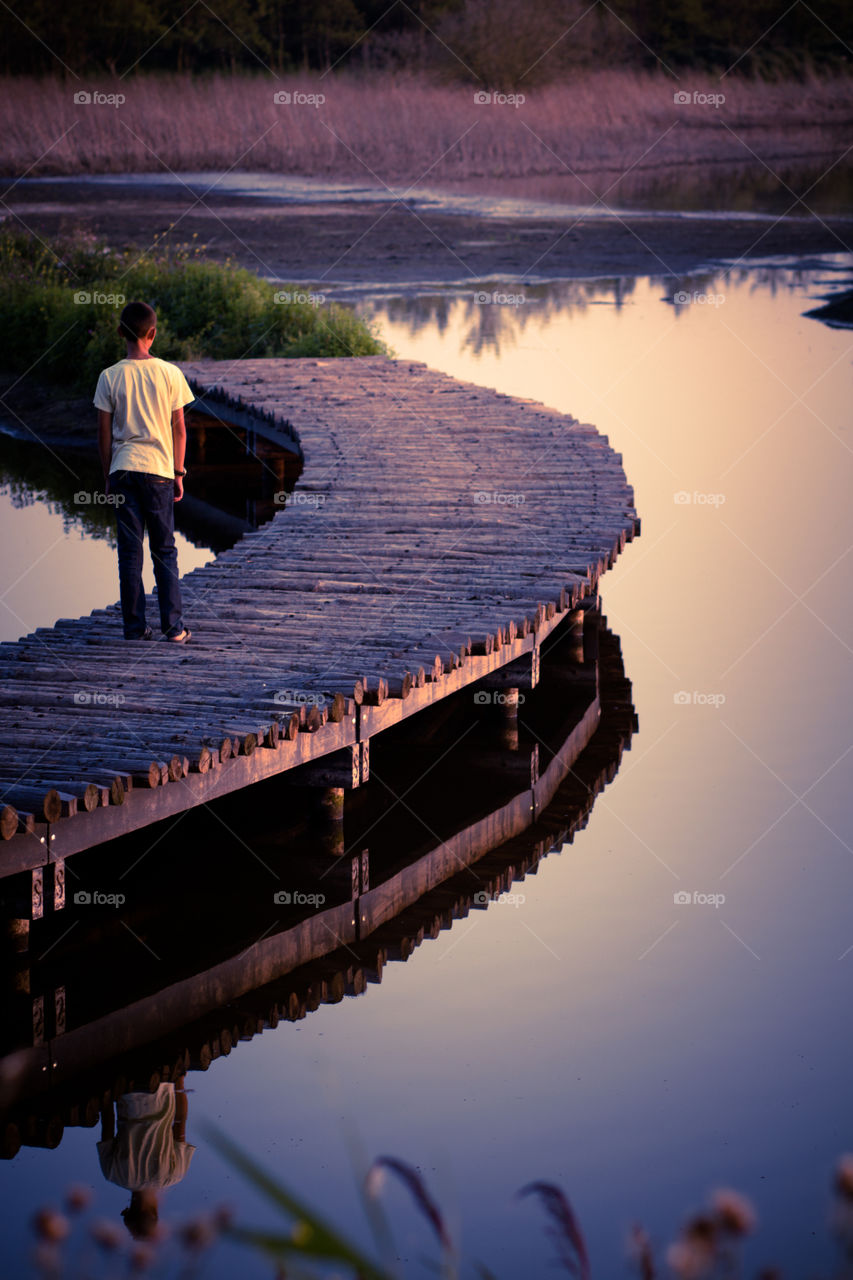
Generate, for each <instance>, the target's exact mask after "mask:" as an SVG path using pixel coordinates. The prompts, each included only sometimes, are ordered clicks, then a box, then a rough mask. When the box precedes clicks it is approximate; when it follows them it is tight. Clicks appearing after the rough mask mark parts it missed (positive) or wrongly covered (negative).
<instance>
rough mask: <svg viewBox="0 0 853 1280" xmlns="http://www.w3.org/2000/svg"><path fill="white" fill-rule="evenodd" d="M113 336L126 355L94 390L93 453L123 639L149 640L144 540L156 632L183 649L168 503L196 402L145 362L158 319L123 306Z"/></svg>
mask: <svg viewBox="0 0 853 1280" xmlns="http://www.w3.org/2000/svg"><path fill="white" fill-rule="evenodd" d="M118 332H119V336H120V337H121V338H123V339H124V341H125V342H126V344H127V356H126V358H125V359H124V360H119V362H118V364H114V365H111V366H110V367H109V369H104V371H103V373H102V374H101V376H100V377H99V379H98V386H97V390H96V391H95V401H94V403H95V408H96V409H97V410H98V449H99V451H100V454H101V463H102V465H103V468H104V479H105V481H106V485H107V492H108V493H110V494H115V495H116V497H117V498H120V500H119V501H118V502H117V503H116V525H117V538H118V576H119V586H120V589H121V612H122V617H123V619H124V638H125V640H151V639H152V637H153V632H152V630H151V628H150V627H149V626H148V625H147V623H146V621H145V591H144V589H143V586H142V556H143V536H144V533H145V530H146V528H147V529H148V547H149V550H150V552H151V559H152V561H153V562H154V580H155V582H156V583H157V600H158V602H159V605H160V628H161V630H162V632H163V635H164V636H165V637H166V639H167V640H171V641H172V642H173V643H174V644H186V642H187V640H189V638H190V636H191V634H192V633H191V632H190V631H188V630H187V629H186V627H185V626H184V623H183V618H182V617H181V590H180V585H179V582H178V551H177V548H176V546H175V510H174V504H175V503H176V502H180V500H181V498H182V497H183V496H184V476H185V475H186V474H187V473H186V470H185V469H184V452H185V449H186V441H187V431H186V427H185V425H184V405H187V404H190V403H191V401H193V400H194V399H195V396H194V395H193V393H192V392H191V391H190V389H189V386H188V385H187V380H186V378H185V377H184V375H183V374H182V373H181V371H180V369H179V368H178V367H177V365H174V364H169V363H167V361H165V360H159V359H158V358H157V356H152V355H151V344H152V343H153V341H154V338H155V337H156V335H157V316H156V314H155V312H154V310H153V308H152V307H149V305H148V303H147V302H129V303H128V304H127V306H126V307H125V308H124V310H123V311H122V313H121V318H120V320H119V327H118Z"/></svg>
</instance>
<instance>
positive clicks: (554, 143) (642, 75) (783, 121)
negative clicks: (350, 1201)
mask: <svg viewBox="0 0 853 1280" xmlns="http://www.w3.org/2000/svg"><path fill="white" fill-rule="evenodd" d="M679 94H680V95H682V100H681V101H676V100H675V99H676V95H679ZM81 95H82V96H83V98H84V99H85V98H86V97H87V96H88V97H89V98H90V99H91V100H90V101H80V100H79V99H80V97H81ZM99 95H100V97H99ZM276 95H279V100H278V101H276ZM519 95H520V98H522V99H523V100H520V98H519ZM721 96H722V99H723V100H722V101H721V100H720V98H721ZM495 97H496V95H494V94H492V95H491V100H489V101H482V100H478V97H477V91H476V90H475V89H473V88H472V87H470V86H468V87H465V86H454V85H449V84H436V83H432V82H430V81H428V80H426V79H422V78H421V79H418V78H413V77H411V76H405V75H402V74H392V73H383V74H377V75H374V76H362V77H361V78H355V77H350V76H335V75H327V76H325V77H323V76H319V75H313V76H299V77H286V78H281V79H278V78H275V77H272V76H263V77H260V76H246V75H233V76H231V75H211V76H205V77H199V78H192V77H189V76H178V75H148V76H136V77H132V76H131V77H128V78H127V79H124V80H112V81H107V80H102V81H99V82H97V83H90V82H85V83H83V82H80V81H76V80H71V79H68V80H60V79H58V78H44V79H35V78H10V77H7V78H4V79H2V80H0V104H2V121H3V124H2V138H3V147H2V156H3V160H2V162H0V164H1V165H2V169H3V171H4V172H5V173H6V174H12V175H21V174H24V173H29V174H40V175H48V174H89V173H128V172H141V171H157V170H159V171H164V170H166V169H172V170H177V171H187V170H200V169H201V170H223V169H231V168H234V169H236V170H244V171H250V170H263V171H269V172H274V173H299V174H302V175H315V176H318V177H346V178H353V177H355V178H360V179H362V180H365V181H368V182H374V181H376V180H377V179H381V180H382V181H384V182H389V181H394V182H400V181H404V182H415V181H420V180H423V181H427V182H433V183H435V182H439V181H441V180H457V179H465V178H475V177H513V176H515V177H524V176H527V175H535V174H548V173H563V172H565V171H566V168H567V167H571V168H573V169H579V170H581V171H591V170H600V169H602V168H606V167H610V166H614V167H620V168H624V167H625V166H628V165H633V164H638V165H639V166H658V165H673V164H678V163H690V164H698V163H702V162H712V161H713V162H719V161H743V160H744V159H747V158H748V157H749V155H750V149H751V150H752V151H755V152H757V153H758V155H760V156H761V157H762V159H764V160H766V161H770V160H779V159H782V158H785V157H789V158H790V157H795V156H811V155H814V154H815V153H816V152H819V151H820V150H821V149H829V148H831V146H832V144H833V142H834V141H837V140H838V138H839V137H841V136H842V135H843V133H844V131H845V129H846V130H847V132H849V126H850V123H851V121H853V78H842V77H836V78H816V77H812V78H811V79H807V80H805V81H804V82H798V83H794V82H784V83H783V82H778V83H768V82H764V81H758V80H748V79H745V78H736V77H735V76H730V77H727V78H726V79H724V80H720V79H718V78H716V77H711V76H707V75H699V74H693V73H690V72H685V73H684V74H683V75H682V77H681V79H680V80H674V79H673V78H672V77H670V76H666V75H663V74H651V73H648V72H639V71H637V72H635V71H629V70H619V71H605V70H602V71H600V72H577V73H576V74H575V75H574V76H573V77H572V78H571V79H566V81H565V82H562V83H551V84H548V85H547V86H544V87H542V88H532V89H530V90H529V91H526V92H525V91H524V90H523V88H522V89H520V90H518V91H517V92H516V94H515V95H511V94H507V95H503V98H504V99H506V100H500V99H499V100H495ZM685 97H686V99H687V101H684V100H683V99H684V98H685ZM75 98H77V99H78V100H77V101H75ZM288 99H289V100H288Z"/></svg>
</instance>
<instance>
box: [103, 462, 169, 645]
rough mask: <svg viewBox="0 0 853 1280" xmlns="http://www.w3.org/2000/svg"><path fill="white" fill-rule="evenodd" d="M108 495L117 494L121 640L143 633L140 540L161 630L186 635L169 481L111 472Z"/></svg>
mask: <svg viewBox="0 0 853 1280" xmlns="http://www.w3.org/2000/svg"><path fill="white" fill-rule="evenodd" d="M110 492H111V493H114V494H121V496H122V497H123V498H124V501H123V502H119V503H117V504H116V530H117V535H118V578H119V586H120V588H121V612H122V617H123V619H124V638H125V640H138V639H139V637H140V636H141V635H142V634H143V632H144V631H145V625H146V624H145V591H144V590H143V587H142V555H143V536H144V533H145V530H146V528H147V530H148V548H149V550H150V552H151V559H152V561H153V562H154V581H155V582H156V583H157V601H158V604H159V606H160V630H161V631H162V632H163V634H164V635H166V636H176V635H179V634H180V633H181V631H183V629H184V623H183V619H182V618H181V589H180V586H179V585H178V550H177V547H176V546H175V486H174V482H173V481H172V480H167V479H165V478H164V477H162V476H154V475H149V474H148V473H147V472H145V471H113V472H112V474H111V475H110Z"/></svg>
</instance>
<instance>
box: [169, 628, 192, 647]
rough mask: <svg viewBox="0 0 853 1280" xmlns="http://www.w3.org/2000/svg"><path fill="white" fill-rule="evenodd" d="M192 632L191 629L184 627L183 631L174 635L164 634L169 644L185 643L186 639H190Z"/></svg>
mask: <svg viewBox="0 0 853 1280" xmlns="http://www.w3.org/2000/svg"><path fill="white" fill-rule="evenodd" d="M192 634H193V633H192V632H191V631H188V630H187V628H186V627H184V629H183V631H179V632H178V634H177V635H176V636H166V639H167V640H168V641H169V643H170V644H186V643H187V641H188V640H191V639H192Z"/></svg>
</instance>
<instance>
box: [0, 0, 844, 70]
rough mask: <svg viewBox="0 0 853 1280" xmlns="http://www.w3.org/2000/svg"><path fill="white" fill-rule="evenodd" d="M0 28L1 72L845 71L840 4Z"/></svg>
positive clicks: (640, 2) (305, 13) (484, 4)
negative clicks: (812, 69)
mask: <svg viewBox="0 0 853 1280" xmlns="http://www.w3.org/2000/svg"><path fill="white" fill-rule="evenodd" d="M0 32H2V39H0V67H2V70H3V71H4V72H5V73H6V74H20V73H25V74H26V73H29V74H44V73H51V72H58V73H60V74H67V73H73V74H74V75H77V76H83V75H104V74H109V75H119V76H120V75H125V74H128V73H129V72H132V71H140V72H147V71H178V72H192V73H204V72H209V71H223V70H224V71H228V70H230V71H260V72H262V71H264V70H267V71H271V72H274V73H276V74H282V73H287V72H293V71H298V70H311V71H327V70H329V69H330V68H333V67H336V68H340V69H346V70H348V71H358V72H361V73H365V72H369V71H371V70H400V71H422V72H425V73H427V74H435V75H438V76H445V77H454V78H457V79H459V78H461V79H465V80H468V81H470V82H472V83H479V84H481V85H482V86H483V87H487V88H488V87H491V88H505V89H509V88H513V87H516V86H517V85H519V84H521V83H524V84H527V85H533V84H535V83H537V82H539V83H541V82H546V81H548V80H552V79H556V78H559V77H560V76H562V75H565V74H566V73H568V72H570V71H571V70H572V69H574V68H583V67H593V68H600V67H602V66H607V67H655V66H660V65H661V64H663V65H664V66H665V67H669V68H670V69H673V70H675V69H678V68H684V67H688V66H689V67H695V68H698V69H703V70H708V71H724V70H727V69H728V68H730V67H731V66H732V65H733V64H737V66H738V68H739V69H741V70H744V71H747V72H749V73H752V74H760V75H797V74H799V73H801V72H803V71H804V70H807V69H810V68H816V69H818V70H820V69H836V70H837V69H849V68H850V66H851V63H853V53H851V50H853V6H851V5H850V3H849V0H809V4H808V5H806V4H804V3H796V4H794V5H793V7H791V8H790V9H789V10H788V11H787V12H786V5H785V3H783V0H746V2H745V0H607V2H606V3H605V0H593V4H592V7H590V5H589V3H587V2H586V0H397V3H396V4H392V6H391V7H390V8H389V0H195V3H192V0H189V3H188V5H185V3H184V2H183V0H181V2H180V3H176V2H175V0H100V3H93V0H61V2H60V0H26V2H25V0H11V5H10V6H3V7H2V8H1V9H0Z"/></svg>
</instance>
